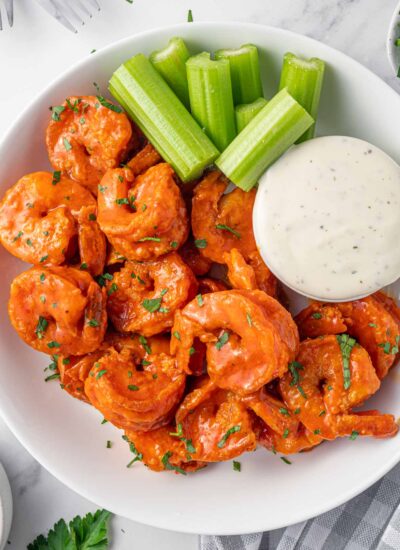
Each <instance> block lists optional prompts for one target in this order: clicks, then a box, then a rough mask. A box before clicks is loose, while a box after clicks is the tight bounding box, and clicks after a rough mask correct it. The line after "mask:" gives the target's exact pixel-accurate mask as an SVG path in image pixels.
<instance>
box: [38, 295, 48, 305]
mask: <svg viewBox="0 0 400 550" xmlns="http://www.w3.org/2000/svg"><path fill="white" fill-rule="evenodd" d="M39 300H40V301H41V302H42V304H45V303H46V296H44V295H43V294H42V295H41V296H39Z"/></svg>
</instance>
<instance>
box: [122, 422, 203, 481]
mask: <svg viewBox="0 0 400 550" xmlns="http://www.w3.org/2000/svg"><path fill="white" fill-rule="evenodd" d="M125 435H126V437H127V439H128V441H129V443H130V445H132V444H133V445H134V448H131V450H132V451H134V452H135V453H136V456H137V457H138V460H141V461H142V462H143V463H144V464H146V466H148V467H149V468H150V470H154V471H155V472H161V471H163V470H171V471H173V472H176V473H180V474H184V475H185V474H186V472H195V471H196V470H199V469H200V468H204V467H205V466H206V464H205V463H204V462H199V461H197V460H192V457H191V455H190V451H192V450H193V447H192V444H191V442H190V441H188V440H186V439H185V438H184V437H183V435H182V434H181V432H180V431H179V430H178V428H177V427H176V426H175V425H174V424H169V425H168V426H162V427H161V428H157V429H156V430H152V431H151V432H135V431H127V432H125ZM134 460H135V459H134Z"/></svg>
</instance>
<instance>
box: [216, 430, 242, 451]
mask: <svg viewBox="0 0 400 550" xmlns="http://www.w3.org/2000/svg"><path fill="white" fill-rule="evenodd" d="M236 432H240V426H232V428H229V430H228V431H227V432H226V433H225V435H224V436H223V437H222V438H221V439H220V440H219V441H218V443H217V447H218V448H219V449H222V448H223V447H224V446H225V444H226V442H227V440H228V438H229V437H230V436H231V435H232V434H234V433H236Z"/></svg>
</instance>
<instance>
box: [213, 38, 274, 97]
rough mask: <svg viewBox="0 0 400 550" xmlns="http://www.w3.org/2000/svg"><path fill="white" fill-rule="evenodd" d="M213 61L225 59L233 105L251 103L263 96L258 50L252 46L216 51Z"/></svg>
mask: <svg viewBox="0 0 400 550" xmlns="http://www.w3.org/2000/svg"><path fill="white" fill-rule="evenodd" d="M215 59H227V60H228V61H229V65H230V69H231V80H232V91H233V101H234V103H235V105H241V104H243V103H252V102H253V101H255V100H256V99H257V98H258V97H262V96H263V88H262V83H261V76H260V65H259V60H258V50H257V48H256V46H254V45H253V44H244V45H243V46H241V47H240V48H236V49H225V50H217V51H216V52H215Z"/></svg>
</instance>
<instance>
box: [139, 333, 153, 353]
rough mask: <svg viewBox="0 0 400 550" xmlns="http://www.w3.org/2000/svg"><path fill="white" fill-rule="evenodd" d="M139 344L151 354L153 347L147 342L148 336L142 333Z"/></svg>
mask: <svg viewBox="0 0 400 550" xmlns="http://www.w3.org/2000/svg"><path fill="white" fill-rule="evenodd" d="M139 344H142V346H143V348H144V350H145V352H146V353H148V354H149V355H151V347H150V346H149V344H148V343H147V340H146V338H145V337H144V336H142V335H140V336H139Z"/></svg>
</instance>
